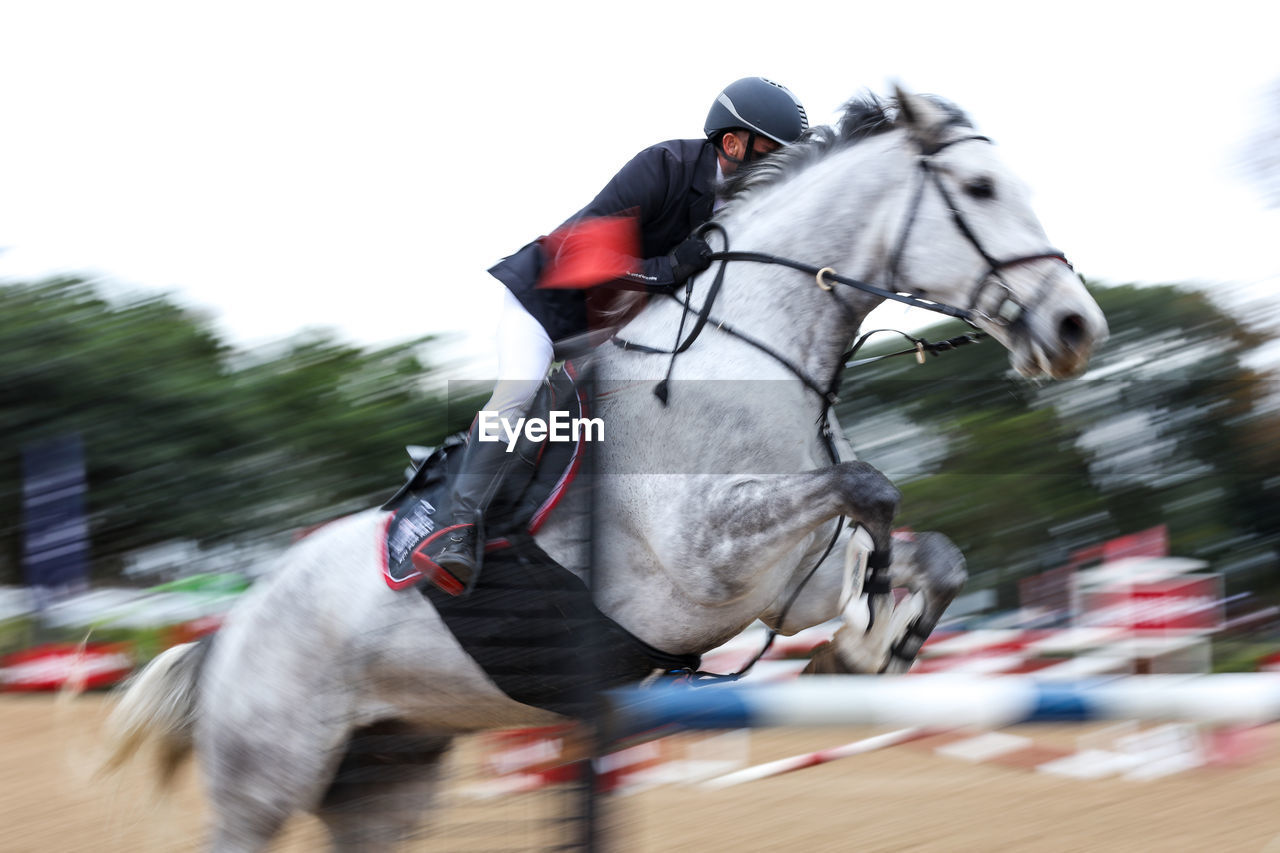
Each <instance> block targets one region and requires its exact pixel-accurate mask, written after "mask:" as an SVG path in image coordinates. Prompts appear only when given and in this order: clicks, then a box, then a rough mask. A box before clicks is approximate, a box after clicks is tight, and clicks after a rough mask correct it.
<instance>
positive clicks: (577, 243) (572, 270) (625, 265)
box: [537, 216, 641, 290]
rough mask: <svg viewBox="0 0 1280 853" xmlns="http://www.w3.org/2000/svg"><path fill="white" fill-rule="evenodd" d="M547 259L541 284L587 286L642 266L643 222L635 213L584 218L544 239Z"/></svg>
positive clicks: (566, 286)
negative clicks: (641, 242)
mask: <svg viewBox="0 0 1280 853" xmlns="http://www.w3.org/2000/svg"><path fill="white" fill-rule="evenodd" d="M541 243H542V249H543V251H544V252H545V253H546V257H547V263H546V266H545V267H544V268H543V271H542V276H541V277H540V278H539V279H538V284H537V286H538V287H540V288H548V289H564V290H584V289H586V288H588V287H594V286H596V285H598V284H603V283H605V282H607V281H613V280H614V279H618V278H622V277H623V276H625V275H627V274H628V273H631V272H635V271H636V270H637V269H639V268H640V265H641V262H640V261H638V260H637V258H639V257H640V254H641V249H640V225H639V222H638V221H637V219H636V218H635V217H634V216H599V217H594V218H591V219H580V220H577V221H576V222H571V223H569V224H568V225H565V226H564V227H563V228H560V229H558V230H556V231H555V232H554V233H552V234H551V235H549V236H547V237H544V238H543V239H542V241H541Z"/></svg>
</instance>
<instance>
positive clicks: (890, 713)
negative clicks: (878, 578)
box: [607, 673, 1280, 737]
mask: <svg viewBox="0 0 1280 853" xmlns="http://www.w3.org/2000/svg"><path fill="white" fill-rule="evenodd" d="M607 705H608V709H609V721H610V724H609V726H608V728H609V730H610V733H611V734H613V735H614V736H618V737H623V736H628V735H633V734H637V733H640V732H647V731H652V730H655V729H662V728H673V729H678V728H683V729H732V728H743V727H763V726H850V725H889V726H922V727H935V728H936V727H947V728H959V727H969V726H972V727H978V728H986V729H996V728H1002V727H1004V726H1010V725H1016V724H1018V723H1032V722H1085V721H1092V720H1161V721H1184V722H1198V723H1205V724H1209V725H1260V724H1263V723H1268V722H1273V721H1276V720H1280V673H1274V674H1273V673H1239V674H1221V675H1139V676H1124V677H1118V678H1111V679H1090V680H1083V681H1075V682H1039V681H1036V680H1034V679H1032V678H1028V677H1025V676H997V677H985V678H984V677H974V676H963V675H953V674H946V673H940V674H930V675H907V676H848V675H839V676H811V677H806V678H801V679H797V680H796V681H793V682H787V683H782V684H719V685H714V686H703V687H691V686H688V685H660V686H657V687H651V688H647V689H641V688H629V689H623V690H616V691H610V692H609V694H608V702H607Z"/></svg>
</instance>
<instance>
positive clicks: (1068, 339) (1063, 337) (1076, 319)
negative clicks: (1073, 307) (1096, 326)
mask: <svg viewBox="0 0 1280 853" xmlns="http://www.w3.org/2000/svg"><path fill="white" fill-rule="evenodd" d="M1088 338H1089V324H1088V323H1086V322H1085V320H1084V318H1083V317H1081V316H1080V315H1079V314H1068V315H1066V316H1065V317H1063V318H1062V319H1061V320H1059V321H1058V340H1059V341H1061V342H1062V344H1063V346H1065V347H1066V348H1067V349H1069V350H1078V349H1080V347H1081V345H1082V344H1084V343H1085V342H1086V341H1087V340H1088Z"/></svg>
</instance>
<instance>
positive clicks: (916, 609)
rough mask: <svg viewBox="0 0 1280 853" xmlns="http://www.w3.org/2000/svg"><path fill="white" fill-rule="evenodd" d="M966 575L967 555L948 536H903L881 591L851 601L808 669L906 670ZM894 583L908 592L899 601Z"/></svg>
mask: <svg viewBox="0 0 1280 853" xmlns="http://www.w3.org/2000/svg"><path fill="white" fill-rule="evenodd" d="M967 579H968V572H967V571H966V569H965V561H964V556H963V555H962V554H961V553H960V550H959V549H958V548H956V546H955V545H954V544H952V542H951V540H950V539H948V538H947V537H945V536H943V535H942V534H941V533H918V534H913V535H911V536H908V537H904V538H903V539H902V540H899V541H898V542H897V544H896V545H895V547H894V552H893V562H892V563H891V564H890V566H889V569H888V571H887V573H886V574H885V576H884V577H883V579H882V580H880V581H878V584H879V587H880V590H882V591H879V592H877V591H873V592H872V594H869V595H867V594H864V595H862V596H860V597H859V598H855V599H853V600H852V601H850V602H849V604H848V605H847V606H846V607H845V609H844V613H843V616H844V624H842V625H841V627H840V629H839V630H838V631H836V635H835V636H834V637H833V638H832V640H831V642H830V643H827V644H824V645H822V646H819V647H818V649H817V650H816V651H815V652H814V654H813V656H812V658H811V660H810V662H809V665H808V667H806V668H805V672H807V673H878V672H888V673H900V672H906V671H907V670H908V669H909V668H910V667H911V664H912V663H913V662H914V661H915V659H916V656H917V655H918V654H919V653H920V648H921V646H923V645H924V641H925V640H927V639H928V638H929V635H930V634H931V633H933V630H934V628H936V627H937V625H938V621H939V619H941V618H942V614H943V612H945V611H946V609H947V605H949V604H950V603H951V601H952V600H953V599H954V598H955V597H956V595H957V594H958V593H959V592H960V590H961V588H962V587H963V586H964V582H965V580H967ZM890 588H894V589H898V588H904V589H906V590H907V592H908V595H907V597H906V598H904V599H903V600H902V601H900V602H896V603H895V601H894V598H893V596H892V595H891V594H890V593H889V592H888V591H887V590H888V589H890Z"/></svg>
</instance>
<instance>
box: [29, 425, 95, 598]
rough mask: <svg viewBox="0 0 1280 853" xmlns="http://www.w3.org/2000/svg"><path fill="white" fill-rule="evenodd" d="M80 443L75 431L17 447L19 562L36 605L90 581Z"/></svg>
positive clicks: (82, 459)
mask: <svg viewBox="0 0 1280 853" xmlns="http://www.w3.org/2000/svg"><path fill="white" fill-rule="evenodd" d="M84 508H85V474H84V447H83V445H82V444H81V442H80V436H79V435H77V434H75V433H69V434H67V435H62V436H59V437H58V438H53V439H49V440H48V441H42V442H39V443H35V444H28V445H26V446H24V447H23V448H22V520H23V550H22V563H23V567H24V570H25V575H26V580H27V583H28V585H30V587H31V589H32V591H33V593H34V595H35V601H36V604H37V606H38V607H39V608H42V609H43V607H44V606H46V605H47V604H50V603H52V602H53V601H56V600H57V599H58V598H61V597H65V596H66V595H68V594H70V593H73V592H77V591H81V590H83V589H85V588H86V587H87V586H88V580H89V526H88V521H87V519H86V518H85V509H84Z"/></svg>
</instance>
